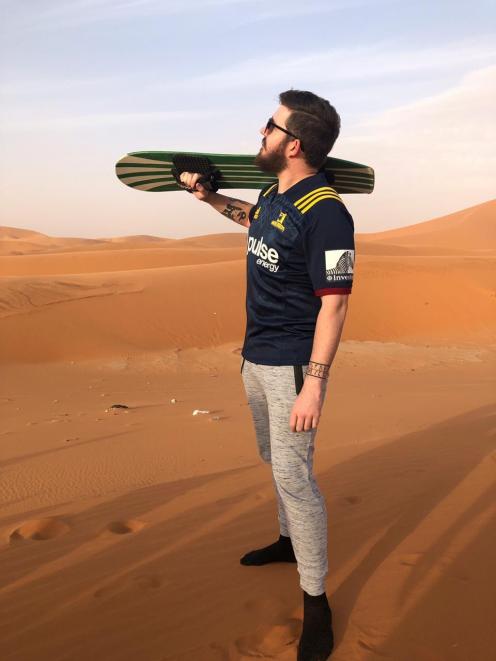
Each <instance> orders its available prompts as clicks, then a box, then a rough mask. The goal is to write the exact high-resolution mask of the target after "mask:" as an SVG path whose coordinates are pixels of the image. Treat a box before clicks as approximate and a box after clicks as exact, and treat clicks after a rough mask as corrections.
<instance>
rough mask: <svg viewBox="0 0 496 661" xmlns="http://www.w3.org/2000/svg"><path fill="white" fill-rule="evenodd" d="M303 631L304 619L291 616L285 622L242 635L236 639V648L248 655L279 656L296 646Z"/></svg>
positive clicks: (258, 656)
mask: <svg viewBox="0 0 496 661" xmlns="http://www.w3.org/2000/svg"><path fill="white" fill-rule="evenodd" d="M301 631H302V621H301V620H298V619H296V618H291V619H289V620H288V621H286V622H284V623H283V624H276V625H273V626H272V627H264V628H262V629H259V630H258V632H255V633H253V634H248V635H246V636H241V637H240V638H238V639H237V640H235V641H234V649H235V651H236V653H238V654H241V655H244V656H246V657H257V658H262V659H265V658H268V659H273V658H277V656H278V655H279V654H283V653H284V652H287V650H288V649H289V648H292V647H296V645H297V644H298V640H299V637H300V635H301Z"/></svg>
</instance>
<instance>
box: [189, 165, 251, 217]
mask: <svg viewBox="0 0 496 661" xmlns="http://www.w3.org/2000/svg"><path fill="white" fill-rule="evenodd" d="M200 177H201V174H199V173H198V172H182V173H181V175H180V179H181V182H182V183H183V184H185V185H186V186H188V187H189V188H191V189H192V193H193V195H194V196H195V197H196V199H197V200H201V201H202V202H208V203H209V204H210V205H211V206H212V207H213V208H214V209H217V211H218V212H219V213H221V214H222V215H223V216H226V217H227V218H230V219H231V220H234V222H235V223H238V225H242V226H243V227H250V224H251V223H250V218H249V213H250V210H251V209H252V208H253V207H254V206H255V205H254V204H252V203H251V202H244V201H243V200H237V199H236V198H234V197H227V196H226V195H221V194H220V193H214V192H213V191H209V190H207V189H206V188H205V187H204V186H202V185H201V184H200V183H199V182H198V179H199V178H200Z"/></svg>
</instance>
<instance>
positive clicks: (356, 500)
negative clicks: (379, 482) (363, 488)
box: [345, 496, 362, 505]
mask: <svg viewBox="0 0 496 661" xmlns="http://www.w3.org/2000/svg"><path fill="white" fill-rule="evenodd" d="M345 500H346V502H347V503H349V504H350V505H358V503H361V502H362V499H361V498H360V496H346V497H345Z"/></svg>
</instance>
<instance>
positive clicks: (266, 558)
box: [240, 535, 296, 565]
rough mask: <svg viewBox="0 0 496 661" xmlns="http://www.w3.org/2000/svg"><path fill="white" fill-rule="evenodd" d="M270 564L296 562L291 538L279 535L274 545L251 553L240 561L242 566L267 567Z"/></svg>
mask: <svg viewBox="0 0 496 661" xmlns="http://www.w3.org/2000/svg"><path fill="white" fill-rule="evenodd" d="M269 562H296V557H295V554H294V551H293V545H292V544H291V537H285V536H284V535H279V539H278V540H277V542H274V544H271V545H270V546H265V547H264V548H263V549H257V550H256V551H250V552H249V553H246V554H245V555H244V556H243V557H242V558H241V560H240V563H241V564H242V565H266V564H267V563H269Z"/></svg>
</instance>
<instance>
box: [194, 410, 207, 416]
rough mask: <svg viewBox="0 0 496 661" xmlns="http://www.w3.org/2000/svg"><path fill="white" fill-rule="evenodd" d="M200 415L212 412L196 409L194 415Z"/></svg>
mask: <svg viewBox="0 0 496 661" xmlns="http://www.w3.org/2000/svg"><path fill="white" fill-rule="evenodd" d="M198 413H210V411H201V410H200V409H195V410H194V411H193V415H198Z"/></svg>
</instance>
